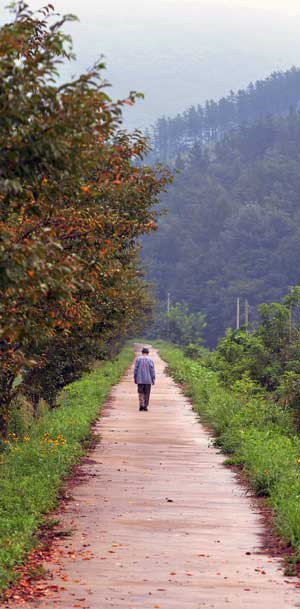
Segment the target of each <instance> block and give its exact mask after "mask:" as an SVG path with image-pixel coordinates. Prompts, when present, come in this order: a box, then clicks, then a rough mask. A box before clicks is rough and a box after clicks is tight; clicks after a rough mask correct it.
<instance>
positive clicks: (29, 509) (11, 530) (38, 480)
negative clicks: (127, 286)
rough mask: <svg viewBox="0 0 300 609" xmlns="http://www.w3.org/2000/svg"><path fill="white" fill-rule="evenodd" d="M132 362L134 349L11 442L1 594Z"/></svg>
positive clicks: (75, 387) (5, 471) (2, 480)
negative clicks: (104, 406)
mask: <svg viewBox="0 0 300 609" xmlns="http://www.w3.org/2000/svg"><path fill="white" fill-rule="evenodd" d="M132 357H133V352H132V349H131V348H129V347H127V348H124V349H123V351H122V352H121V353H120V355H119V356H118V357H117V358H116V359H115V360H114V361H113V362H105V363H102V364H101V366H98V367H97V368H96V369H95V370H94V371H93V372H91V373H90V374H86V375H85V376H83V378H82V379H81V380H79V381H77V382H74V383H72V384H71V385H68V387H66V388H65V389H64V391H63V393H62V395H61V405H60V407H59V408H57V409H55V410H51V411H49V412H45V414H44V416H43V417H41V418H40V419H39V420H38V422H36V423H34V424H32V425H31V427H30V429H29V430H28V433H26V434H25V435H23V433H22V434H21V435H20V436H17V435H16V434H14V433H11V434H10V435H9V436H8V438H7V440H6V444H5V446H6V448H5V451H4V452H3V453H2V454H1V456H0V591H3V590H4V588H5V587H6V586H7V585H8V583H9V582H11V581H12V580H13V579H14V578H15V576H16V574H15V572H14V566H15V565H18V564H20V563H21V562H22V561H23V560H24V559H25V557H26V553H27V552H28V551H29V549H30V548H31V547H32V545H33V544H34V543H35V538H34V534H35V533H36V531H37V528H38V526H39V525H40V524H41V523H42V522H43V514H44V513H45V512H47V511H49V510H51V509H52V508H54V507H55V506H56V504H57V497H58V492H59V489H60V487H61V484H62V481H63V479H64V477H65V476H67V475H68V474H69V473H70V470H71V468H72V466H73V465H74V464H75V463H76V462H78V460H79V458H80V456H81V455H82V453H83V448H82V442H83V441H84V440H86V439H87V438H88V436H89V433H90V426H91V423H92V421H93V420H94V419H95V418H96V417H97V416H98V414H99V410H100V407H101V405H102V404H103V402H104V400H105V399H106V397H107V396H108V394H109V391H110V388H111V385H112V384H115V383H116V382H118V380H119V378H120V376H121V375H122V374H123V372H124V370H125V369H126V368H127V367H128V365H129V363H130V362H131V360H132Z"/></svg>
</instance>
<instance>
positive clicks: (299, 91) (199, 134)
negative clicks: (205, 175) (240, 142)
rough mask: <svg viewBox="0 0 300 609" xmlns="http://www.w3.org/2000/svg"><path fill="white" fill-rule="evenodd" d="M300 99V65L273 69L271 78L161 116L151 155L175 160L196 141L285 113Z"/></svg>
mask: <svg viewBox="0 0 300 609" xmlns="http://www.w3.org/2000/svg"><path fill="white" fill-rule="evenodd" d="M299 101H300V69H299V68H296V67H293V68H291V69H290V70H287V71H286V72H273V73H272V74H271V75H270V76H269V77H268V78H266V79H264V80H258V81H257V82H256V83H255V84H253V83H250V84H249V86H248V87H247V88H246V89H240V90H238V91H237V92H234V91H230V93H229V94H228V95H227V96H226V97H222V98H221V99H220V100H219V101H217V102H216V101H213V100H208V101H206V103H205V104H203V105H198V106H197V107H195V106H191V107H190V108H189V109H188V110H186V111H185V112H183V113H182V114H178V115H177V116H175V117H174V118H169V117H168V118H166V117H162V118H160V119H158V121H157V122H156V123H155V125H154V126H153V129H152V132H151V133H149V135H150V137H151V140H152V147H153V153H152V157H151V158H152V159H153V160H155V159H160V160H162V161H164V162H166V161H172V160H174V159H175V158H176V156H177V155H178V154H179V153H182V152H185V151H187V150H190V149H191V148H192V147H193V146H194V145H195V143H200V144H207V143H212V142H216V141H219V140H220V139H221V138H222V137H223V136H224V134H225V133H226V132H228V131H229V130H232V129H236V128H237V127H238V126H239V125H242V124H244V123H248V124H249V123H253V122H255V121H256V120H258V119H261V118H264V117H267V116H269V115H272V114H279V115H282V116H284V115H286V114H287V113H288V112H289V111H290V110H291V109H292V108H294V109H297V108H298V107H299Z"/></svg>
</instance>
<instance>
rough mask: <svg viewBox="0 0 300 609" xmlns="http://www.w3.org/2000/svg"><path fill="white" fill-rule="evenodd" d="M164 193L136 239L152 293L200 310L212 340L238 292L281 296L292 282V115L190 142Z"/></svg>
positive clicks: (231, 320) (295, 178) (296, 161)
mask: <svg viewBox="0 0 300 609" xmlns="http://www.w3.org/2000/svg"><path fill="white" fill-rule="evenodd" d="M181 165H182V171H181V172H180V173H179V175H178V176H177V178H176V180H175V182H174V184H173V185H172V186H171V187H170V189H169V191H168V193H167V194H166V195H165V196H164V198H163V201H162V203H163V205H164V206H165V207H166V208H167V209H168V212H169V213H168V214H166V216H165V217H163V218H162V220H161V223H160V228H159V231H158V232H157V233H156V234H155V235H153V236H151V237H147V238H146V239H145V242H144V253H143V256H144V259H145V260H146V261H147V264H148V267H149V276H150V279H151V280H153V281H154V282H155V283H156V291H157V295H158V298H159V300H160V301H161V302H162V303H165V302H166V300H167V294H168V292H169V293H170V295H171V302H172V303H176V302H186V303H187V304H188V305H189V309H190V311H192V312H193V311H202V312H204V313H205V314H206V322H207V326H206V329H205V334H206V339H207V342H208V344H209V345H214V344H215V342H216V340H217V338H218V337H220V336H221V335H223V333H224V331H225V330H226V327H228V326H231V327H233V326H234V324H235V303H236V298H237V297H240V298H241V299H243V298H247V299H248V300H249V303H250V322H251V320H252V321H253V319H254V316H255V311H256V305H257V304H258V303H261V302H271V301H275V300H280V299H281V298H282V296H283V295H284V294H286V292H287V290H288V286H289V285H297V284H299V267H300V223H299V220H300V210H299V199H300V194H299V193H300V113H299V112H298V111H293V110H291V111H290V113H289V114H288V115H287V116H286V117H280V116H273V117H267V118H263V119H261V120H259V121H258V122H256V123H255V124H253V125H246V124H245V125H243V126H241V127H240V128H238V129H236V130H233V131H231V132H230V133H228V134H227V135H225V136H224V137H223V139H222V140H221V141H219V142H217V143H216V144H215V145H214V147H213V148H212V147H207V146H206V147H201V146H199V145H198V146H195V147H194V149H193V150H192V152H191V154H190V156H189V157H186V158H184V157H183V158H181Z"/></svg>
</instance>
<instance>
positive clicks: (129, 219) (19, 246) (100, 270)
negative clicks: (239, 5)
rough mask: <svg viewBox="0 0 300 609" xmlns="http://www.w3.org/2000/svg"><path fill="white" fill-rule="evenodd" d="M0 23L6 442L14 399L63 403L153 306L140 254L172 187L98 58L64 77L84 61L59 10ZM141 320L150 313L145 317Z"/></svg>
mask: <svg viewBox="0 0 300 609" xmlns="http://www.w3.org/2000/svg"><path fill="white" fill-rule="evenodd" d="M13 6H14V8H13V17H12V21H11V22H9V23H7V24H5V25H3V26H2V27H1V28H0V80H1V91H0V233H1V238H0V356H1V360H0V361H1V365H0V434H1V433H2V435H5V433H7V429H8V426H9V418H10V414H11V412H10V411H11V408H10V404H11V400H12V399H13V397H14V396H15V394H16V393H18V392H22V394H23V395H26V397H27V398H29V399H30V400H31V401H32V403H33V405H34V408H36V405H37V404H38V402H39V400H40V399H44V400H46V401H48V402H49V404H50V405H51V406H53V405H55V397H56V395H57V393H58V392H59V391H60V389H61V388H62V387H64V386H65V385H66V384H68V383H70V382H71V381H73V380H74V379H77V378H79V377H80V375H81V374H82V373H83V372H84V371H86V370H88V369H90V368H91V366H92V365H93V362H94V360H95V359H99V358H101V357H103V358H104V357H110V356H111V355H112V354H113V351H114V349H115V346H116V344H119V343H120V341H122V340H123V339H124V337H126V336H127V335H128V334H129V333H130V332H131V331H132V330H133V329H135V331H136V330H137V329H139V324H140V320H142V321H144V320H145V319H146V318H147V316H148V314H149V310H150V308H151V298H150V297H149V294H148V291H147V289H146V286H145V283H144V281H143V277H142V273H141V270H140V266H139V261H138V258H137V252H138V245H137V241H138V239H139V237H140V236H141V235H142V234H144V233H147V232H149V231H152V230H154V229H155V228H156V219H157V216H158V212H157V211H155V208H156V207H157V203H158V195H159V193H160V191H161V189H162V188H164V186H165V185H166V184H167V183H168V181H169V179H170V175H169V172H168V171H166V170H165V169H163V168H162V167H156V168H150V167H148V166H146V165H144V164H143V159H144V156H145V154H146V152H147V150H148V144H147V141H146V139H145V138H144V137H143V135H142V134H141V133H140V132H139V131H135V132H134V133H132V134H129V133H127V132H126V131H125V130H122V129H121V123H122V109H123V107H124V106H125V105H133V104H134V101H135V99H136V96H137V95H136V94H135V93H130V94H129V96H128V98H127V99H124V100H118V101H116V102H114V101H113V100H112V99H110V97H109V96H108V94H107V89H108V85H107V83H105V81H104V80H103V76H102V74H103V68H104V65H103V64H102V63H100V62H96V63H95V65H94V66H93V67H92V68H91V69H90V70H88V71H87V72H85V73H83V74H80V75H79V76H78V77H77V78H74V79H73V80H71V81H70V82H64V83H62V82H61V81H60V80H59V78H58V77H59V71H58V70H59V68H60V67H61V64H63V63H64V62H66V61H69V60H70V59H72V57H73V52H72V42H71V39H70V37H69V36H67V35H65V34H64V31H63V27H64V25H65V24H67V23H68V22H69V21H73V20H74V17H72V16H71V15H67V16H63V17H61V16H58V15H57V14H56V13H55V12H54V9H53V6H52V5H51V4H49V5H47V6H45V7H44V8H42V9H41V10H40V11H37V12H34V11H32V10H31V9H30V8H29V6H28V5H27V4H26V3H24V2H16V3H15V4H14V5H13ZM137 317H138V318H139V320H138V322H137Z"/></svg>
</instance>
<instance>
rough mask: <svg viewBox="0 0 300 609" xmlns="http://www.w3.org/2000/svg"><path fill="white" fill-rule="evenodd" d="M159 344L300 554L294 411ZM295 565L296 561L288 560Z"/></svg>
mask: <svg viewBox="0 0 300 609" xmlns="http://www.w3.org/2000/svg"><path fill="white" fill-rule="evenodd" d="M158 346H159V350H160V353H161V356H162V357H163V359H164V360H165V361H166V362H167V363H168V367H169V370H170V371H171V373H172V376H173V378H174V379H175V380H176V381H177V382H179V383H180V384H182V385H183V386H184V390H185V392H186V393H187V394H188V395H189V396H190V397H191V399H192V401H193V405H194V409H195V410H196V411H197V412H198V414H199V415H200V417H201V419H202V421H204V422H206V423H208V424H209V425H210V426H211V428H212V429H213V430H214V432H215V434H216V441H217V444H218V446H221V448H222V449H223V450H224V452H226V453H229V455H230V457H229V459H227V461H226V463H227V464H228V463H232V464H237V465H241V466H243V468H244V471H245V473H246V474H247V477H248V480H249V482H250V484H251V486H252V488H253V489H254V490H255V492H256V493H257V495H261V496H266V497H268V502H269V504H270V506H271V507H272V509H273V512H274V525H275V528H276V533H278V534H279V535H280V536H281V537H282V538H283V539H285V540H286V541H287V542H289V543H290V544H292V546H293V548H294V550H295V555H294V558H293V560H294V561H296V562H298V561H299V557H300V438H299V436H298V435H296V432H295V427H294V419H293V413H292V412H291V411H290V410H288V409H287V408H284V407H283V406H281V405H280V404H278V403H276V402H272V401H271V400H267V399H266V398H265V397H264V396H263V395H262V394H259V393H258V395H257V396H255V394H254V395H253V390H252V386H251V387H250V389H251V390H249V397H248V399H247V395H246V391H245V383H242V391H240V389H241V387H239V384H237V385H235V387H234V389H233V390H232V389H231V390H229V389H226V388H225V387H224V385H223V383H222V381H221V379H220V376H219V374H218V372H216V371H214V370H211V369H209V368H206V367H204V366H203V365H201V363H199V362H197V361H194V360H192V359H189V358H187V357H185V356H184V354H183V352H182V351H181V350H180V349H178V348H176V347H171V346H170V345H167V344H165V343H160V344H159V345H158ZM290 568H291V569H294V567H293V565H292V566H291V565H290Z"/></svg>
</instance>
